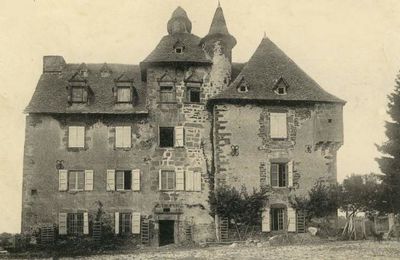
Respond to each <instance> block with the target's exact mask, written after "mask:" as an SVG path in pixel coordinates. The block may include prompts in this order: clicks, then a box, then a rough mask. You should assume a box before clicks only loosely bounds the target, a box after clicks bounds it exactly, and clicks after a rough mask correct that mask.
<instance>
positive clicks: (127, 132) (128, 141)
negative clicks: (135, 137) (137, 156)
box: [123, 126, 132, 148]
mask: <svg viewBox="0 0 400 260" xmlns="http://www.w3.org/2000/svg"><path fill="white" fill-rule="evenodd" d="M123 129H124V130H123V133H124V136H123V147H126V148H129V147H131V146H132V130H131V127H130V126H125V127H124V128H123Z"/></svg>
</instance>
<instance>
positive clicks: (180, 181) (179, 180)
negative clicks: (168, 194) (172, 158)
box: [175, 167, 185, 190]
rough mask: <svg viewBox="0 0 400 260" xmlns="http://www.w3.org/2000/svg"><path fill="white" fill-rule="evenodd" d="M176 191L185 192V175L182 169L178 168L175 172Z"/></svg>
mask: <svg viewBox="0 0 400 260" xmlns="http://www.w3.org/2000/svg"><path fill="white" fill-rule="evenodd" d="M175 174H176V175H175V183H176V187H175V189H176V190H185V174H184V171H183V169H182V168H180V167H179V168H176V172H175Z"/></svg>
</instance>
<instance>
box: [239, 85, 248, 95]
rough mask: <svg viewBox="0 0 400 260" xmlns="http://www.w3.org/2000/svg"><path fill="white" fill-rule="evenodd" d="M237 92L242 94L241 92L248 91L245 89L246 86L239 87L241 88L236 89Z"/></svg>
mask: <svg viewBox="0 0 400 260" xmlns="http://www.w3.org/2000/svg"><path fill="white" fill-rule="evenodd" d="M238 91H239V92H241V93H243V92H247V91H249V90H248V88H247V86H246V85H241V86H240V87H239V88H238Z"/></svg>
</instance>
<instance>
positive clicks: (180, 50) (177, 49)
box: [175, 47, 183, 53]
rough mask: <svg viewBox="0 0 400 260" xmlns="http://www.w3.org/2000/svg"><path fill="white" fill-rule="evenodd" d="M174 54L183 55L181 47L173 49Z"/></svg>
mask: <svg viewBox="0 0 400 260" xmlns="http://www.w3.org/2000/svg"><path fill="white" fill-rule="evenodd" d="M175 52H176V53H183V47H176V48H175Z"/></svg>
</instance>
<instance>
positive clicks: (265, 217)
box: [261, 208, 271, 232]
mask: <svg viewBox="0 0 400 260" xmlns="http://www.w3.org/2000/svg"><path fill="white" fill-rule="evenodd" d="M269 218H270V215H269V208H265V209H264V211H263V212H262V224H261V231H262V232H270V231H271V227H270V220H269Z"/></svg>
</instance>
